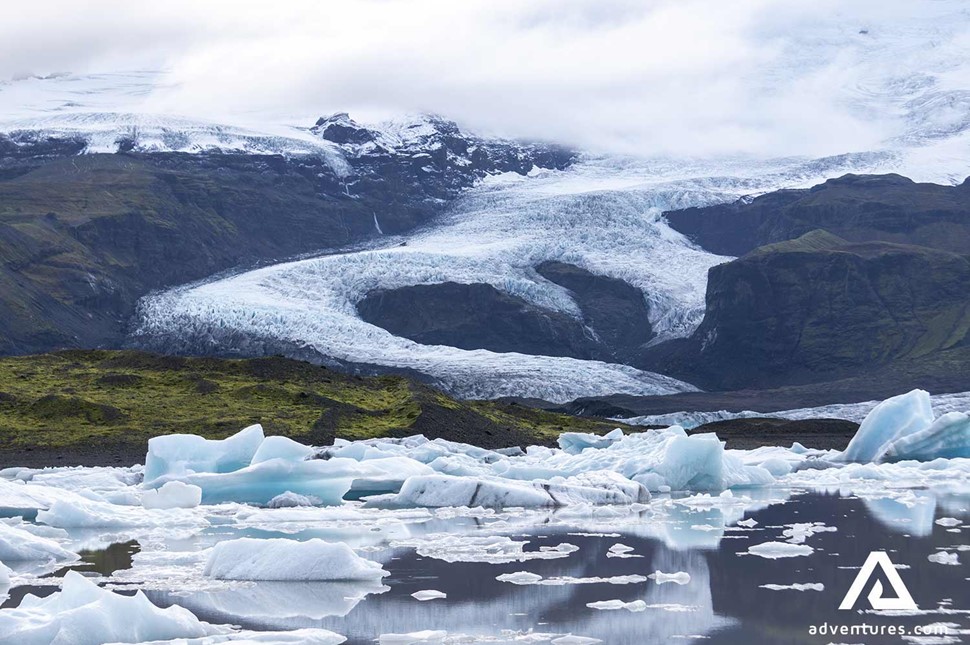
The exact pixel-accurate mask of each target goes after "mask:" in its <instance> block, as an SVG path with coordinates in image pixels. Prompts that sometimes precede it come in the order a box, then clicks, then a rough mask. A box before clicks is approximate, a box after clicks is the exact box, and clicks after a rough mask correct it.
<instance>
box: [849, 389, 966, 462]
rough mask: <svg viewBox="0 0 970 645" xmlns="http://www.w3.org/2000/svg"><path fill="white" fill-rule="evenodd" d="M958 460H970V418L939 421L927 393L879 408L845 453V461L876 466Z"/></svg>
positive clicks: (918, 392)
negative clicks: (939, 459) (900, 462)
mask: <svg viewBox="0 0 970 645" xmlns="http://www.w3.org/2000/svg"><path fill="white" fill-rule="evenodd" d="M954 457H970V417H968V416H967V415H966V414H965V413H961V412H949V413H947V414H945V415H943V416H941V417H940V418H939V419H936V418H935V415H934V413H933V404H932V402H931V400H930V395H929V393H927V392H925V391H924V390H913V391H912V392H908V393H906V394H901V395H899V396H895V397H893V398H891V399H887V400H886V401H884V402H883V403H881V404H879V405H877V406H876V407H875V408H874V409H873V410H872V412H870V413H869V414H868V415H867V416H866V418H865V420H864V421H863V422H862V425H861V426H859V430H858V432H856V435H855V436H854V437H853V438H852V441H851V442H849V445H848V447H847V448H846V449H845V452H843V453H842V459H843V460H845V461H853V462H875V463H878V462H882V461H902V460H906V459H914V460H918V461H929V460H932V459H936V458H946V459H949V458H954Z"/></svg>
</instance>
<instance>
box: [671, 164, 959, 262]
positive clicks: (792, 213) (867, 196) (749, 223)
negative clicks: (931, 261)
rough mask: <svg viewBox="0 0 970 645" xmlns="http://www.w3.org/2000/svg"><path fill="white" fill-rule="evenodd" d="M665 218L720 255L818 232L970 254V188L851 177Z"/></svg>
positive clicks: (886, 177)
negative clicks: (819, 230) (817, 230)
mask: <svg viewBox="0 0 970 645" xmlns="http://www.w3.org/2000/svg"><path fill="white" fill-rule="evenodd" d="M664 216H665V217H666V219H667V221H668V222H669V224H670V226H671V227H672V228H674V229H675V230H677V231H680V232H681V233H683V234H684V235H687V236H688V237H689V238H691V239H692V240H693V241H694V242H696V243H697V244H700V245H701V246H702V247H704V248H705V249H707V250H709V251H711V252H712V253H719V254H723V255H735V256H738V255H744V254H745V253H748V252H750V251H752V250H754V249H756V248H757V247H759V246H763V245H765V244H772V243H774V242H783V241H785V240H791V239H794V238H796V237H799V236H801V235H804V234H806V233H809V232H811V231H814V230H816V229H824V230H826V231H829V232H830V233H833V234H835V235H838V236H839V237H842V238H844V239H846V240H848V241H850V242H870V241H873V242H898V243H900V244H917V245H920V246H928V247H931V248H936V249H942V250H945V251H953V252H956V253H964V254H967V253H970V180H968V181H964V182H963V183H962V184H960V185H958V186H941V185H938V184H927V183H916V182H914V181H912V180H910V179H907V178H906V177H901V176H899V175H894V174H889V175H851V174H850V175H844V176H842V177H839V178H837V179H830V180H828V181H826V182H825V183H823V184H820V185H818V186H814V187H812V188H809V189H804V190H779V191H775V192H771V193H768V194H765V195H762V196H760V197H756V198H754V199H742V200H739V201H736V202H734V203H730V204H722V205H717V206H709V207H704V208H687V209H683V210H676V211H670V212H667V213H665V214H664Z"/></svg>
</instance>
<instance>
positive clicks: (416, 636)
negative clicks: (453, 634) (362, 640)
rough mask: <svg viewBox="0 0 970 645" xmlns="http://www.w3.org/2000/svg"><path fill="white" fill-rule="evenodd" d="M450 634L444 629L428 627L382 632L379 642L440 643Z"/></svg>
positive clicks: (382, 644) (385, 644)
mask: <svg viewBox="0 0 970 645" xmlns="http://www.w3.org/2000/svg"><path fill="white" fill-rule="evenodd" d="M447 635H448V632H446V631H444V630H430V629H426V630H424V631H420V632H410V633H408V634H381V635H380V636H379V637H378V639H377V642H378V643H380V645H412V644H413V643H440V642H441V641H443V640H444V639H445V637H446V636H447Z"/></svg>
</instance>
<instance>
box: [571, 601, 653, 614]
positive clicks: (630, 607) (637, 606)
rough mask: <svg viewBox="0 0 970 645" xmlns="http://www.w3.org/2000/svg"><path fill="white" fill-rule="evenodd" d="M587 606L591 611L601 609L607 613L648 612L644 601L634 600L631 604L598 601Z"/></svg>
mask: <svg viewBox="0 0 970 645" xmlns="http://www.w3.org/2000/svg"><path fill="white" fill-rule="evenodd" d="M586 606H587V607H589V608H590V609H600V610H606V611H615V610H617V609H626V610H627V611H646V609H647V603H645V602H643V601H642V600H633V601H631V602H623V601H622V600H598V601H596V602H588V603H586Z"/></svg>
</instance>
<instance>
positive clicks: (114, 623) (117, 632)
mask: <svg viewBox="0 0 970 645" xmlns="http://www.w3.org/2000/svg"><path fill="white" fill-rule="evenodd" d="M221 631H225V630H224V629H223V628H218V627H215V626H212V625H209V624H207V623H204V622H201V621H200V620H199V619H198V618H196V617H195V616H194V615H193V614H192V613H191V612H189V611H188V610H186V609H182V608H181V607H178V606H173V607H169V608H167V609H161V608H159V607H156V606H155V605H153V604H152V603H151V601H149V600H148V598H146V597H145V594H144V593H142V592H141V591H138V592H136V593H135V595H134V596H122V595H119V594H116V593H113V592H111V591H108V590H105V589H101V588H100V587H98V586H97V585H96V584H94V583H93V582H91V581H89V580H86V579H85V578H84V576H82V575H81V574H79V573H76V572H73V571H70V572H68V573H67V575H65V576H64V584H63V587H62V589H61V591H59V592H57V593H54V594H52V595H50V596H48V597H46V598H39V597H37V596H34V595H27V596H25V597H24V599H23V601H22V602H21V603H20V606H19V607H17V608H15V609H0V642H4V643H17V645H95V644H97V643H111V642H124V643H140V642H143V641H152V640H171V639H176V638H201V637H203V636H208V635H212V634H217V633H219V632H221Z"/></svg>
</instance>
